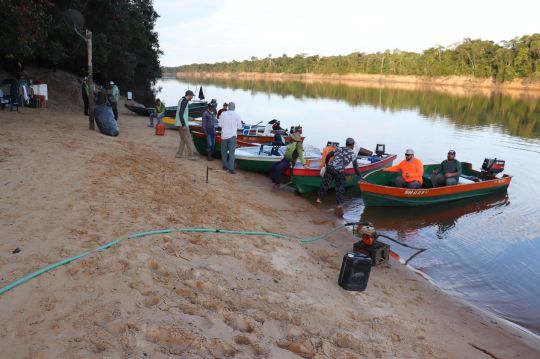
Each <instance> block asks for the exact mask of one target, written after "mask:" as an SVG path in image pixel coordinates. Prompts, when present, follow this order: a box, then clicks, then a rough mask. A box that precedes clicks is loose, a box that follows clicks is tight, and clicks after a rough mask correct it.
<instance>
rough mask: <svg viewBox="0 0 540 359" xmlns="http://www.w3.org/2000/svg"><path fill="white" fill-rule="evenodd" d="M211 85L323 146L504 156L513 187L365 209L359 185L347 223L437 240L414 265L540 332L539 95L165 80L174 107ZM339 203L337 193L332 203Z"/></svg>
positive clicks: (413, 240)
mask: <svg viewBox="0 0 540 359" xmlns="http://www.w3.org/2000/svg"><path fill="white" fill-rule="evenodd" d="M201 81H202V82H201ZM201 85H202V86H203V89H204V93H205V95H206V97H207V100H209V99H211V98H215V99H217V100H218V103H219V105H220V106H219V107H221V104H222V103H223V102H224V101H226V102H229V101H234V102H235V103H236V111H237V112H238V113H239V114H240V115H241V117H242V119H243V120H244V122H246V123H251V124H255V123H258V122H262V123H264V124H266V123H267V122H268V121H270V120H271V119H273V118H276V119H279V120H280V121H281V125H282V127H287V128H289V127H291V126H294V125H302V126H303V135H304V136H305V137H306V140H305V142H306V143H307V144H311V145H313V146H315V147H318V148H322V147H323V146H324V145H325V144H326V142H327V141H328V140H332V141H336V142H340V143H341V144H343V143H344V141H345V138H346V137H354V138H355V139H356V141H357V142H358V143H359V145H360V146H362V147H365V148H368V149H372V150H374V149H375V145H376V144H378V143H384V144H385V145H386V151H387V152H388V153H397V154H398V159H397V161H395V162H394V164H395V163H397V162H398V161H400V160H402V159H403V157H404V156H403V154H404V151H405V149H406V148H414V150H415V151H416V157H418V158H420V159H421V160H422V161H423V162H424V163H439V162H441V161H442V160H443V159H444V158H446V153H447V152H448V150H449V149H453V150H455V151H456V153H457V155H456V158H457V159H458V160H462V161H467V162H472V163H473V166H474V167H476V168H479V167H480V166H481V165H482V162H483V160H484V158H493V157H496V158H499V159H504V160H505V161H506V170H505V173H507V174H511V175H513V176H514V178H513V180H512V183H511V185H510V187H509V189H508V192H507V193H505V194H499V195H495V196H488V197H484V198H481V199H475V200H464V201H458V202H454V203H448V204H444V205H436V206H430V207H425V208H397V209H396V208H374V207H369V208H366V207H364V205H363V202H362V199H361V198H360V197H359V193H358V192H357V191H356V190H348V191H347V201H346V203H345V219H346V220H347V221H358V220H361V221H370V222H372V223H373V224H374V226H375V227H376V228H377V230H378V231H379V232H381V233H384V234H386V235H388V236H391V237H394V238H396V239H400V240H402V241H404V242H406V243H408V244H409V245H412V246H417V247H424V248H428V250H427V251H425V252H424V253H422V254H421V255H419V256H417V257H415V258H414V259H413V260H412V261H411V262H410V263H409V265H410V266H412V267H414V268H415V269H416V270H418V271H420V272H422V273H423V274H424V275H425V276H427V277H428V278H430V280H431V281H433V283H434V284H435V285H437V286H439V287H440V288H442V289H443V290H445V291H447V292H448V293H450V294H451V295H454V296H456V297H459V298H462V299H464V300H466V301H468V302H470V303H472V304H474V305H476V306H478V307H480V308H483V309H485V310H488V311H490V312H492V313H494V314H496V315H497V316H499V317H502V318H505V319H507V320H509V321H511V322H513V323H515V324H518V325H519V326H521V327H523V328H526V329H527V330H529V331H531V332H533V333H535V334H537V335H538V334H540V310H538V308H540V211H539V209H540V205H539V201H540V185H539V184H538V181H540V167H538V166H539V165H540V100H539V99H538V98H534V97H528V96H517V97H516V96H512V97H510V96H505V95H502V94H491V95H490V96H485V95H480V94H476V95H474V94H471V95H466V96H463V95H460V96H454V95H450V94H447V93H440V92H434V91H407V90H396V89H388V88H384V89H379V88H359V87H348V86H345V85H339V84H324V83H316V84H307V83H302V82H294V81H289V82H272V81H249V80H238V81H231V80H195V81H194V82H188V81H186V80H182V81H181V80H176V79H163V80H160V81H158V82H157V84H156V89H160V92H158V97H160V98H161V99H162V100H163V101H165V103H166V104H167V105H169V106H171V105H176V103H177V102H178V99H179V98H180V97H181V96H182V95H183V93H184V92H185V90H187V89H188V88H190V89H191V90H193V91H194V92H195V93H196V94H197V93H198V89H199V86H201ZM219 107H218V108H219ZM269 188H270V182H269ZM305 199H306V200H310V201H312V200H313V195H311V196H309V195H308V196H306V197H305ZM333 202H334V198H333V197H332V196H328V197H327V198H325V201H324V203H323V208H324V207H327V208H330V207H331V206H332V205H333V204H334V203H333ZM392 250H394V251H396V252H397V253H398V254H399V255H400V256H401V257H403V258H407V257H408V256H409V255H411V254H412V251H411V250H409V249H407V248H402V247H400V246H398V245H392Z"/></svg>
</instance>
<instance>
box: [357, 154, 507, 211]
mask: <svg viewBox="0 0 540 359" xmlns="http://www.w3.org/2000/svg"><path fill="white" fill-rule="evenodd" d="M461 166H462V175H463V176H464V178H463V179H460V183H459V184H457V185H453V186H441V187H437V188H433V185H432V183H431V175H432V171H433V170H434V169H437V168H438V167H439V165H438V164H430V165H425V166H424V175H423V176H422V178H423V185H422V188H419V189H407V188H396V187H395V186H394V185H393V183H394V180H395V178H396V177H397V176H400V174H398V173H395V172H383V171H376V172H373V173H371V174H369V175H367V176H366V177H365V178H364V181H362V182H360V183H359V189H360V191H361V193H362V198H363V200H364V205H365V206H386V207H388V206H399V207H412V206H426V205H434V204H439V203H444V202H449V201H458V200H462V199H466V198H475V197H480V196H486V195H489V194H494V193H501V192H506V190H507V189H508V186H509V185H510V181H511V179H512V177H511V176H506V175H504V176H502V177H500V178H488V179H485V178H482V177H481V173H480V172H478V171H475V170H473V169H472V165H471V164H470V163H468V162H462V163H461ZM467 178H469V179H471V178H473V179H475V181H470V180H469V181H468V182H464V181H465V179H467Z"/></svg>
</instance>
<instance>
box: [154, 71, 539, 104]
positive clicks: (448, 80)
mask: <svg viewBox="0 0 540 359" xmlns="http://www.w3.org/2000/svg"><path fill="white" fill-rule="evenodd" d="M163 78H169V77H163ZM172 78H177V79H182V78H190V79H197V78H203V79H212V78H215V79H235V80H266V81H301V82H305V83H332V84H343V85H346V86H350V87H374V88H393V89H402V90H410V91H437V92H443V93H448V94H451V95H457V96H467V95H470V94H479V95H483V96H491V95H493V94H494V93H502V94H505V95H509V96H512V97H513V98H516V97H522V96H524V97H532V98H537V97H540V81H532V80H528V79H516V80H513V81H508V82H503V83H495V82H493V80H492V79H485V78H475V77H468V76H446V77H425V76H401V75H373V74H345V75H338V74H329V75H326V74H315V73H306V74H285V73H254V72H238V73H227V72H177V73H176V76H175V77H172Z"/></svg>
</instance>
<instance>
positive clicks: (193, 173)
mask: <svg viewBox="0 0 540 359" xmlns="http://www.w3.org/2000/svg"><path fill="white" fill-rule="evenodd" d="M147 121H148V120H147V119H146V118H144V117H140V116H135V115H131V114H128V113H126V112H125V111H124V110H123V109H121V114H120V122H119V124H120V136H119V137H117V138H112V137H107V136H104V135H101V134H99V133H98V132H93V131H89V130H88V121H87V118H85V117H83V116H82V114H80V113H75V112H69V111H64V112H63V111H60V110H58V109H53V108H49V109H27V108H22V109H20V111H19V112H9V111H6V110H4V111H0V138H1V141H0V178H1V182H0V198H1V201H0V228H2V232H1V236H0V237H1V238H0V268H1V269H0V278H1V280H0V286H2V287H3V286H5V285H6V284H8V283H10V282H12V281H14V280H17V279H19V278H21V277H23V276H25V275H27V274H28V273H30V272H32V271H34V270H37V269H39V268H42V267H45V266H47V265H49V264H52V263H54V262H57V261H59V260H61V259H64V258H68V257H70V256H73V255H76V254H79V253H81V252H83V251H86V250H89V249H92V248H95V247H97V246H99V245H101V244H105V243H107V242H109V241H112V240H114V239H116V238H125V237H126V236H127V235H129V234H133V233H137V232H143V231H148V230H152V229H162V228H184V227H191V228H197V227H205V228H221V229H230V230H241V231H268V232H275V233H281V234H286V235H289V236H291V237H294V238H306V237H312V236H316V235H319V234H322V233H323V232H326V231H328V230H330V229H332V228H334V227H336V226H338V225H339V224H341V222H340V221H339V220H338V219H336V218H335V217H334V216H333V214H332V212H331V211H328V210H325V209H318V208H316V207H315V206H314V205H313V204H311V203H309V202H308V201H306V200H305V199H304V198H302V197H300V196H297V195H295V194H294V193H291V192H289V191H285V190H282V191H277V192H272V191H271V190H270V187H271V185H270V181H269V179H267V178H265V177H264V176H261V175H257V174H252V173H247V172H242V171H238V172H237V174H236V175H231V174H228V173H226V172H224V171H222V170H221V163H220V162H219V161H214V162H207V161H206V160H204V159H203V158H202V157H200V159H199V160H198V161H189V160H186V159H177V158H175V157H174V154H175V152H176V147H177V144H178V133H177V132H176V131H171V130H167V132H166V134H165V136H164V137H159V136H155V135H154V134H153V130H152V129H150V128H147V127H146V125H147ZM207 165H209V167H210V170H209V181H208V183H206V181H205V180H206V166H207ZM294 238H289V239H278V238H272V237H254V236H246V235H225V234H215V233H207V234H201V233H192V234H190V233H170V234H163V235H156V236H151V237H143V238H139V239H130V240H126V241H123V242H122V243H121V244H120V245H118V246H114V247H112V248H110V249H108V250H105V251H102V252H99V253H94V254H92V255H90V256H87V257H85V258H83V259H81V260H79V261H76V262H73V263H71V264H68V265H65V266H62V267H60V268H58V269H55V270H53V271H51V272H48V273H46V274H44V275H42V276H40V277H38V278H35V279H33V280H31V281H29V282H27V283H25V284H22V285H21V286H19V287H16V288H15V289H13V290H11V291H9V292H7V293H5V294H3V295H1V296H0V322H1V323H2V324H1V326H0V352H1V353H2V356H3V357H6V358H28V357H30V358H53V357H78V358H90V357H92V358H93V357H114V358H119V357H125V358H132V357H133V358H142V357H149V358H166V357H175V356H176V357H183V358H184V357H187V358H190V357H203V358H210V357H240V358H252V357H268V358H294V357H305V358H315V357H329V358H348V357H350V358H356V357H368V358H388V357H403V358H430V357H434V358H535V357H538V356H539V355H540V342H539V341H538V340H537V339H536V338H533V337H531V336H529V335H527V334H526V333H524V332H522V331H520V330H517V329H516V328H513V327H512V326H509V325H507V324H506V323H504V322H503V321H501V320H498V319H494V318H492V317H489V316H487V315H486V314H484V313H481V312H479V311H477V310H475V309H474V308H472V307H471V306H469V305H467V304H464V303H462V302H459V301H457V300H455V299H453V298H451V297H449V296H448V295H446V294H445V293H442V292H441V291H440V290H438V289H437V288H435V287H433V286H432V285H431V284H430V283H428V282H427V281H426V280H424V279H423V278H422V277H420V276H418V275H417V274H415V273H413V272H412V271H410V270H408V269H407V268H405V267H403V266H402V265H401V264H399V263H398V262H396V261H394V260H392V262H391V266H390V267H383V268H379V267H377V268H374V269H373V270H372V272H371V277H370V281H369V285H368V288H367V290H366V291H365V292H361V293H357V292H347V291H344V290H343V289H341V288H340V287H339V286H338V285H337V276H338V273H339V268H340V265H341V259H342V256H343V254H344V253H345V251H347V250H349V249H350V248H351V246H352V243H353V242H354V241H355V239H354V238H353V237H352V236H351V234H350V233H348V232H346V231H339V232H336V233H334V234H333V235H331V236H329V237H327V239H325V240H321V241H317V242H314V243H311V244H301V243H299V242H298V241H297V240H295V239H294ZM16 248H19V249H20V252H19V253H15V254H13V253H12V252H13V251H14V250H15V249H16Z"/></svg>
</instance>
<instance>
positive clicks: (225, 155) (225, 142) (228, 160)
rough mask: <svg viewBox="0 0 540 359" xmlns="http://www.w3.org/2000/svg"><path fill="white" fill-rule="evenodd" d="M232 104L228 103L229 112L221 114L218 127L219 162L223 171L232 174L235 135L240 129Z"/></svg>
mask: <svg viewBox="0 0 540 359" xmlns="http://www.w3.org/2000/svg"><path fill="white" fill-rule="evenodd" d="M235 109H236V105H235V104H234V102H229V110H228V111H225V112H223V113H222V114H221V117H220V118H219V120H218V121H219V126H220V127H221V161H222V162H223V169H224V170H227V171H229V173H231V174H234V173H235V171H234V150H235V149H236V135H237V133H238V130H239V129H242V120H241V119H240V115H239V114H238V113H237V112H236V111H235Z"/></svg>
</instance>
